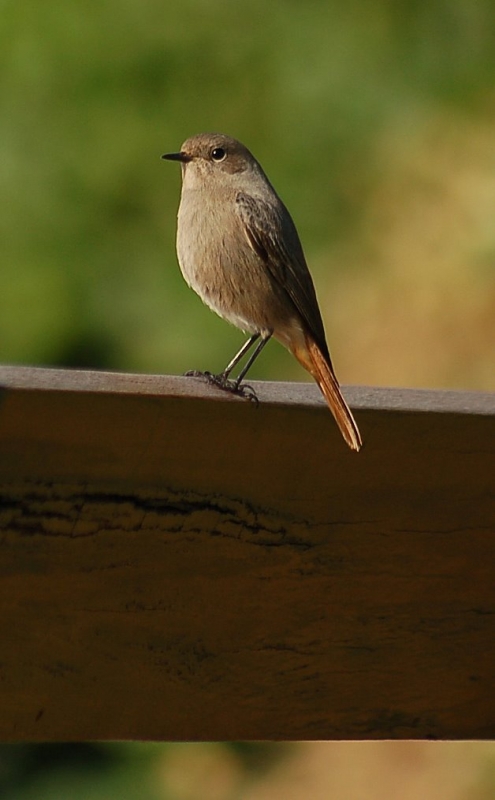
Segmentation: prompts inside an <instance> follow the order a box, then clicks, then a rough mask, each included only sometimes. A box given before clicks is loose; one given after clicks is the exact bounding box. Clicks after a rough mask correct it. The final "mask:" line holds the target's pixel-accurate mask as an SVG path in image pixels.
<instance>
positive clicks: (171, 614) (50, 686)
mask: <svg viewBox="0 0 495 800" xmlns="http://www.w3.org/2000/svg"><path fill="white" fill-rule="evenodd" d="M255 388H256V391H257V392H258V395H259V398H260V403H259V405H258V406H256V405H255V404H253V403H251V402H249V401H245V400H242V399H239V398H235V397H232V396H230V395H226V394H224V393H221V392H219V391H218V390H217V389H215V388H213V387H210V386H207V385H205V384H203V383H202V382H201V381H198V380H195V379H186V378H171V377H159V376H150V375H117V374H105V373H87V372H70V371H56V370H40V369H27V368H8V367H4V368H0V541H1V546H0V574H1V584H0V642H1V649H0V706H1V709H2V713H1V715H0V739H2V740H8V741H30V740H83V739H143V740H146V739H160V740H181V739H188V740H201V739H205V740H206V739H215V740H223V739H225V740H232V739H272V740H276V739H313V738H314V739H334V738H335V739H342V738H344V739H345V738H349V739H355V738H357V739H378V738H448V739H459V738H462V739H467V738H494V737H495V692H494V691H493V687H494V685H495V396H494V395H490V394H474V393H464V392H428V391H410V390H393V389H360V388H354V389H347V390H346V396H347V397H348V399H349V401H350V404H351V405H352V407H353V409H354V410H355V412H356V418H357V420H358V422H359V425H360V427H361V430H362V433H363V438H364V441H365V446H364V448H363V451H362V452H361V453H359V454H356V453H352V452H351V451H349V450H348V449H347V447H346V446H345V444H344V443H343V441H342V439H341V437H340V434H339V433H338V431H337V428H336V426H335V424H334V422H333V420H332V418H331V416H330V414H329V413H328V411H327V409H326V406H325V405H324V401H323V400H322V399H321V398H320V396H319V393H318V390H317V389H316V387H314V386H309V385H302V384H265V383H261V384H255Z"/></svg>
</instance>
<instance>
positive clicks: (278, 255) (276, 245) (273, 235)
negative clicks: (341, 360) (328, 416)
mask: <svg viewBox="0 0 495 800" xmlns="http://www.w3.org/2000/svg"><path fill="white" fill-rule="evenodd" d="M279 202H280V201H279ZM236 208H237V211H238V213H239V216H240V218H241V223H242V225H243V226H244V230H245V233H246V236H247V239H248V242H249V244H250V245H251V247H252V248H253V250H254V251H255V253H257V255H258V256H259V257H260V258H261V259H263V261H264V262H265V264H266V266H267V268H268V270H269V271H270V273H271V275H272V278H273V280H274V281H275V282H276V283H277V284H278V285H279V286H280V287H282V288H283V289H284V290H285V292H286V293H287V295H288V296H289V298H290V300H291V301H292V303H293V304H294V306H295V308H296V309H297V311H298V312H299V314H300V315H301V317H302V318H303V321H304V322H305V323H306V325H307V327H308V330H309V332H310V333H311V334H312V335H313V337H314V339H315V341H316V343H317V344H318V346H319V347H320V349H321V350H322V352H323V353H324V354H325V355H328V347H327V344H326V340H325V330H324V328H323V321H322V318H321V314H320V309H319V308H318V301H317V299H316V293H315V288H314V285H313V280H312V278H311V275H310V273H309V269H308V266H307V264H306V259H305V258H304V253H303V249H302V245H301V242H300V240H299V236H298V233H297V230H296V226H295V225H294V223H293V221H292V217H291V216H290V214H289V212H288V211H287V209H286V208H285V206H284V205H283V204H282V203H281V202H280V206H275V205H274V204H272V203H267V202H266V201H264V200H261V199H259V198H254V197H251V196H250V195H247V194H245V193H244V192H239V193H238V195H237V197H236ZM328 358H329V359H330V356H328Z"/></svg>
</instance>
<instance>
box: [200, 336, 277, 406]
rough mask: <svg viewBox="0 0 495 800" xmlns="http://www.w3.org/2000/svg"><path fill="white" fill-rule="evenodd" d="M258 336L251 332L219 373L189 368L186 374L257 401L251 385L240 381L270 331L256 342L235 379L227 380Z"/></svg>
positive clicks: (267, 338)
mask: <svg viewBox="0 0 495 800" xmlns="http://www.w3.org/2000/svg"><path fill="white" fill-rule="evenodd" d="M259 338H260V334H259V333H253V335H252V336H251V337H250V338H249V339H248V340H247V342H244V344H243V345H242V347H241V349H240V350H239V352H238V353H236V354H235V356H234V358H233V359H232V361H230V362H229V363H228V364H227V366H226V367H225V369H224V371H223V372H221V373H220V374H219V375H212V373H211V372H197V371H196V370H191V371H190V372H186V375H191V376H193V377H195V378H206V379H207V380H208V381H209V382H210V383H213V384H214V385H215V386H218V387H219V388H220V389H225V390H226V391H227V392H233V394H239V395H242V397H247V398H249V400H254V401H255V402H256V403H257V402H258V398H257V397H256V392H255V391H254V389H253V387H252V386H248V385H247V384H244V385H243V386H241V381H242V379H243V378H244V376H245V375H246V374H247V372H248V370H249V369H250V368H251V367H252V365H253V364H254V362H255V361H256V359H257V358H258V356H259V354H260V353H261V351H262V350H263V348H264V346H265V344H266V343H267V342H268V341H269V340H270V338H271V333H270V334H269V335H268V336H266V337H264V338H263V339H261V341H260V342H258V345H257V347H256V349H255V350H254V352H253V353H251V356H250V357H249V359H248V361H247V363H246V365H245V366H244V367H243V369H242V370H241V371H240V373H239V375H238V376H237V378H236V379H235V380H229V375H230V373H231V372H232V370H233V369H234V367H235V366H236V364H238V363H239V361H240V360H241V359H242V358H243V356H245V355H246V353H247V352H248V350H250V348H251V347H252V346H253V344H254V343H255V342H256V341H257V340H258V339H259Z"/></svg>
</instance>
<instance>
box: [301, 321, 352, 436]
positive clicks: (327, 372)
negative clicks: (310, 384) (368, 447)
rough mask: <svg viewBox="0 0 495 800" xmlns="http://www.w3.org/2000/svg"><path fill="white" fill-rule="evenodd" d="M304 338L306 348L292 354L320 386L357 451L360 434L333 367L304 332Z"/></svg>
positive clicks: (345, 434)
mask: <svg viewBox="0 0 495 800" xmlns="http://www.w3.org/2000/svg"><path fill="white" fill-rule="evenodd" d="M305 339H306V347H307V350H306V351H305V352H304V353H303V352H301V351H300V350H299V349H298V351H297V352H295V351H294V355H295V356H296V358H297V360H298V361H300V362H301V364H302V365H303V367H304V368H305V369H307V370H308V372H310V373H311V375H312V376H313V378H314V379H315V381H316V382H317V384H318V386H319V387H320V389H321V392H322V394H323V396H324V398H325V400H326V401H327V403H328V406H329V408H330V411H331V412H332V414H333V416H334V417H335V421H336V423H337V425H338V426H339V428H340V432H341V434H342V436H343V437H344V439H345V441H346V442H347V444H348V445H349V447H350V448H351V450H356V451H358V450H360V449H361V445H362V439H361V434H360V433H359V428H358V426H357V425H356V422H355V421H354V417H353V416H352V414H351V411H350V409H349V406H348V405H347V403H346V401H345V400H344V397H343V395H342V392H341V391H340V387H339V384H338V381H337V378H336V377H335V374H334V372H333V369H332V367H331V365H330V364H329V363H328V361H327V359H326V358H325V356H324V355H323V353H322V352H321V350H320V348H319V347H318V345H317V344H316V342H315V341H314V340H313V338H312V337H311V336H309V335H308V334H306V335H305Z"/></svg>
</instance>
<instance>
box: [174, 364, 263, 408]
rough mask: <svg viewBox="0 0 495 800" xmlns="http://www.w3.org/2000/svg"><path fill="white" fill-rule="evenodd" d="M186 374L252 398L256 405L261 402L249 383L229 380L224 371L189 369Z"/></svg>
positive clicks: (224, 389)
mask: <svg viewBox="0 0 495 800" xmlns="http://www.w3.org/2000/svg"><path fill="white" fill-rule="evenodd" d="M185 375H186V376H187V377H192V378H205V379H206V380H207V381H208V383H211V384H212V385H213V386H217V387H218V388H219V389H222V390H223V391H224V392H230V393H231V394H236V395H238V396H239V397H244V398H245V399H246V400H251V401H252V402H253V403H256V405H258V404H259V400H258V396H257V394H256V392H255V391H254V389H253V387H252V386H250V385H249V383H239V382H238V381H232V380H229V378H227V377H226V376H225V375H224V374H223V373H220V375H213V373H211V372H200V371H199V370H196V369H191V370H189V371H188V372H186V373H185Z"/></svg>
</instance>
